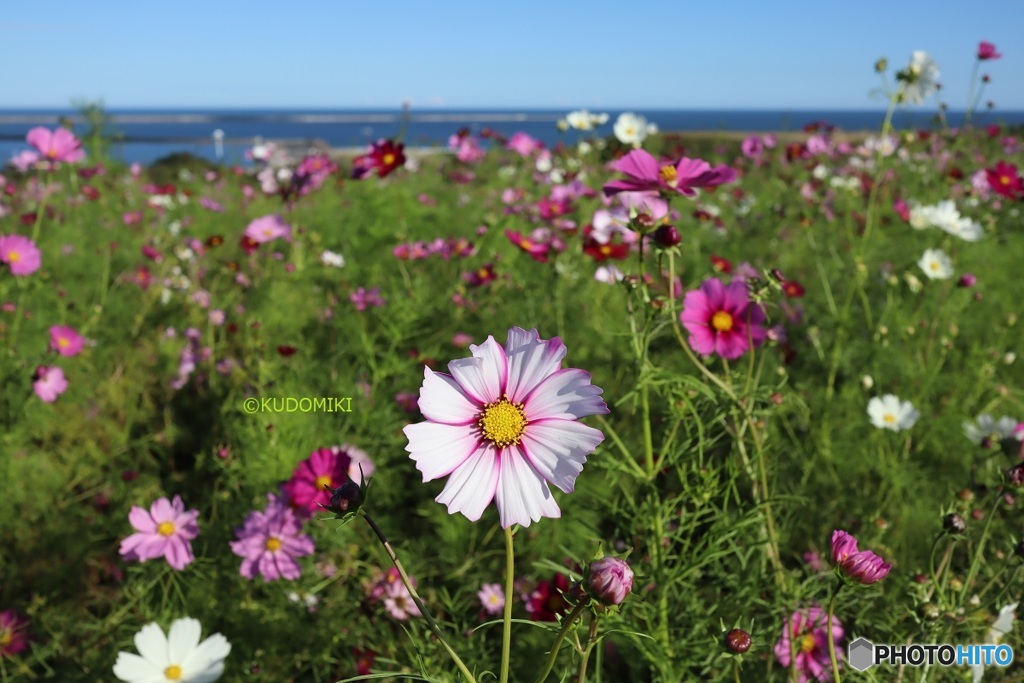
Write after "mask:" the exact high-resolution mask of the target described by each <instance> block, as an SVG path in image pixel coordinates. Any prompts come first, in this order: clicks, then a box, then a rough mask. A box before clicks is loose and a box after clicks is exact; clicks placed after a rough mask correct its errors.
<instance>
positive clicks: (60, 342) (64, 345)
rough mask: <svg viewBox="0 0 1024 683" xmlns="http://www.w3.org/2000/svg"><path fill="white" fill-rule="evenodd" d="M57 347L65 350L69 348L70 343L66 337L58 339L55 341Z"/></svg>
mask: <svg viewBox="0 0 1024 683" xmlns="http://www.w3.org/2000/svg"><path fill="white" fill-rule="evenodd" d="M57 346H59V347H61V348H62V349H66V348H67V347H69V346H71V342H69V341H68V340H67V338H66V337H61V338H60V339H58V340H57Z"/></svg>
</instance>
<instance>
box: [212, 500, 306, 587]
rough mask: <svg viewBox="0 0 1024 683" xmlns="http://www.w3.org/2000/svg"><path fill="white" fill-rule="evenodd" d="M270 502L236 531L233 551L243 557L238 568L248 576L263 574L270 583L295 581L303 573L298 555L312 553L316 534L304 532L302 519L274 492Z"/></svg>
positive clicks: (254, 576) (232, 545) (249, 517)
mask: <svg viewBox="0 0 1024 683" xmlns="http://www.w3.org/2000/svg"><path fill="white" fill-rule="evenodd" d="M267 501H268V502H267V507H266V509H265V510H263V511H262V512H261V511H259V510H253V511H252V512H250V513H249V516H248V517H246V518H245V522H244V523H243V524H242V526H240V527H238V528H237V529H236V530H235V534H236V535H237V537H238V540H237V541H232V542H231V551H232V552H233V553H235V555H238V556H239V557H242V558H243V559H242V566H241V567H240V568H239V570H238V571H239V573H240V574H241V575H242V576H244V577H245V578H247V579H255V578H256V574H260V575H262V576H263V580H264V581H268V582H269V581H276V580H277V579H280V578H285V579H289V580H295V579H297V578H299V576H301V574H302V569H301V568H300V567H299V563H298V562H296V558H298V557H304V556H306V555H310V554H312V552H313V550H314V547H313V537H312V536H306V535H304V534H303V533H302V521H301V520H300V519H299V517H298V515H296V514H295V511H294V510H292V509H291V508H290V507H288V505H286V504H285V503H284V502H283V501H282V500H281V499H280V498H278V497H277V496H275V495H274V494H273V493H271V494H269V495H268V496H267Z"/></svg>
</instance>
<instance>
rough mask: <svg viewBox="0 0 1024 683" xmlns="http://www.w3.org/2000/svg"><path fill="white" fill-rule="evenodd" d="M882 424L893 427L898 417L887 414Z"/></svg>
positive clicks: (883, 417)
mask: <svg viewBox="0 0 1024 683" xmlns="http://www.w3.org/2000/svg"><path fill="white" fill-rule="evenodd" d="M882 422H884V423H885V424H887V425H891V424H893V423H894V422H896V416H895V415H893V414H892V413H886V414H885V415H883V416H882Z"/></svg>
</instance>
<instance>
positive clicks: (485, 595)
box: [476, 583, 505, 616]
mask: <svg viewBox="0 0 1024 683" xmlns="http://www.w3.org/2000/svg"><path fill="white" fill-rule="evenodd" d="M476 596H477V597H478V598H480V604H481V605H483V608H484V612H487V613H488V614H490V615H491V616H495V615H498V614H501V612H502V610H504V609H505V591H503V590H502V589H501V584H500V583H485V584H484V585H483V586H481V587H480V590H479V591H477V594H476Z"/></svg>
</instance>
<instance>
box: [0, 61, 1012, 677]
mask: <svg viewBox="0 0 1024 683" xmlns="http://www.w3.org/2000/svg"><path fill="white" fill-rule="evenodd" d="M984 46H988V47H984ZM999 56H1000V55H998V53H997V52H996V51H995V47H994V46H992V45H989V44H988V43H983V44H982V47H980V48H979V53H978V60H979V61H986V60H990V59H995V58H997V57H999ZM933 71H935V72H936V73H937V71H936V67H935V65H934V62H931V60H930V58H929V57H928V56H927V55H924V54H923V53H915V54H914V57H913V59H912V60H911V63H910V65H909V66H908V67H906V68H905V69H904V70H902V71H900V72H898V74H897V76H896V78H895V79H891V80H892V83H891V92H890V101H891V108H890V114H891V113H892V111H893V109H894V108H896V107H899V106H903V105H904V104H914V103H917V102H920V101H923V100H924V99H925V98H927V97H928V96H930V95H931V94H933V92H934V83H933V82H932V81H933V80H934V75H933V73H932V72H933ZM562 125H563V126H564V127H566V128H574V129H577V130H584V131H588V133H587V138H586V140H585V141H582V142H580V143H578V144H576V143H573V144H559V145H554V146H546V145H544V144H543V143H541V142H540V141H538V140H535V139H533V138H531V137H530V136H528V135H525V134H516V135H514V136H510V137H508V138H505V137H503V136H502V135H500V134H498V133H494V132H492V131H484V133H483V134H482V135H474V134H470V133H469V132H468V131H458V132H456V131H453V135H452V139H451V140H450V144H449V149H448V150H444V153H437V154H433V155H428V156H425V157H422V158H417V159H412V158H407V157H406V153H405V149H404V147H403V145H402V143H401V141H400V140H381V141H379V142H378V143H375V144H373V145H372V146H371V148H370V149H368V150H366V151H365V153H364V154H362V155H360V156H358V157H356V158H355V159H332V158H330V157H328V156H326V155H320V156H307V157H305V158H289V157H288V155H286V154H285V153H284V152H283V151H282V150H280V149H276V148H274V146H273V145H270V144H266V145H259V146H257V147H254V148H253V149H252V150H251V151H250V154H249V157H250V159H249V160H248V161H247V163H246V164H245V165H244V166H239V167H225V166H215V165H213V164H208V163H205V162H202V161H200V160H194V159H193V160H192V161H191V162H190V163H188V164H183V165H179V166H170V165H167V164H158V165H154V166H152V167H150V168H141V167H138V166H132V167H125V166H124V165H122V164H118V163H116V162H112V161H110V160H109V159H105V158H104V157H103V155H102V150H101V149H85V148H83V147H82V145H81V143H80V142H79V140H78V139H77V138H76V137H75V135H74V134H73V133H72V132H70V131H68V130H65V129H57V130H56V131H54V130H49V129H45V128H37V129H34V130H33V131H32V132H30V133H29V135H28V137H27V139H26V143H25V151H24V152H23V153H21V154H20V155H19V156H18V157H17V158H15V159H14V160H13V162H12V164H11V165H9V166H8V167H7V168H5V169H4V171H3V177H2V179H0V187H2V188H3V194H2V196H0V306H2V309H0V359H2V360H0V519H3V520H4V521H3V523H2V524H0V681H5V682H6V681H34V680H38V681H48V680H54V681H61V682H66V681H67V682H76V681H83V682H85V681H89V682H91V681H112V680H121V681H129V682H137V683H156V682H157V681H186V682H192V683H198V682H208V681H214V680H218V679H221V680H225V681H268V682H269V681H274V682H275V683H277V682H280V681H301V682H306V681H315V682H333V681H341V680H420V681H460V680H461V681H473V682H474V683H475V682H479V683H483V682H484V681H490V680H498V681H501V683H506V681H538V682H541V681H544V680H548V681H569V680H573V681H584V680H591V681H604V682H619V681H658V682H664V683H676V682H678V681H719V680H720V681H751V682H753V681H757V682H760V681H826V680H835V679H844V678H845V679H849V680H858V681H860V680H863V681H894V680H902V681H925V680H927V681H968V680H973V681H975V682H977V681H979V680H986V681H998V680H1006V681H1011V680H1022V678H1024V667H1022V666H1021V665H1020V664H1019V663H1017V662H1016V661H1013V652H1015V651H1016V652H1021V638H1020V628H1019V626H1018V625H1017V624H1016V619H1015V613H1016V611H1017V610H1018V602H1019V598H1020V595H1021V592H1022V589H1024V577H1022V572H1021V566H1022V565H1024V510H1022V506H1024V500H1020V497H1021V495H1022V494H1024V491H1022V487H1024V460H1022V458H1024V393H1022V392H1024V360H1022V359H1019V358H1018V357H1017V356H1018V355H1020V354H1021V353H1022V348H1021V338H1022V329H1024V327H1022V326H1024V321H1020V320H1019V319H1018V318H1019V315H1020V313H1021V304H1020V300H1021V299H1020V296H1021V292H1022V285H1021V281H1020V270H1019V269H1020V268H1021V265H1022V263H1024V247H1022V246H1021V244H1022V243H1021V240H1022V239H1024V217H1022V215H1021V208H1024V204H1022V199H1024V180H1022V178H1021V175H1020V173H1019V167H1020V166H1021V163H1022V160H1024V131H1020V130H1013V129H1008V128H1006V127H1001V126H999V125H996V124H995V123H990V122H989V121H988V120H983V121H982V122H980V123H978V124H977V125H974V126H967V127H964V128H961V129H950V128H949V127H948V126H944V125H942V122H941V121H940V122H938V123H937V124H936V126H935V127H934V128H933V129H929V130H894V129H892V128H891V127H890V126H889V118H887V119H886V123H885V124H884V126H883V128H882V129H880V130H879V131H877V132H875V133H873V134H867V135H858V134H850V133H844V132H843V131H838V130H834V129H833V128H832V127H831V126H829V125H828V123H827V122H808V126H807V128H806V129H805V130H804V132H802V133H797V134H793V135H789V136H786V137H783V136H774V135H752V136H749V137H746V138H736V139H731V138H728V137H724V136H723V137H721V138H714V137H705V136H702V137H700V138H693V139H691V138H689V137H688V136H686V135H679V134H673V133H671V132H658V131H657V130H656V127H655V126H653V125H652V122H648V121H646V120H644V119H642V118H641V117H638V116H629V117H621V118H620V119H619V121H617V122H613V121H607V120H605V118H603V117H601V116H600V115H599V114H591V113H589V112H582V111H581V112H573V113H572V114H571V115H569V116H568V117H567V118H566V120H565V121H564V122H563V124H562ZM861 638H863V639H866V640H867V641H870V642H871V643H874V644H876V649H875V650H874V653H875V655H876V656H877V655H878V653H879V650H878V648H877V645H878V644H891V645H902V646H909V645H914V644H952V645H969V644H984V645H989V646H992V647H990V648H988V649H987V650H986V651H985V652H986V653H987V654H985V657H987V658H988V659H987V660H985V661H970V662H961V663H959V664H954V665H953V666H946V665H945V663H943V662H940V661H939V660H938V659H936V660H935V661H934V662H933V663H932V664H931V665H928V664H926V663H925V664H922V663H920V662H918V663H917V665H913V662H911V663H910V664H908V663H906V662H904V663H899V662H896V663H891V662H880V663H878V664H877V665H875V666H870V667H865V666H861V665H860V664H861V662H860V661H858V660H855V659H853V658H852V656H851V654H850V652H851V650H848V648H849V646H850V644H851V643H854V642H855V641H857V640H858V639H861ZM997 646H1000V647H999V648H997ZM1002 646H1005V647H1002ZM1007 651H1009V657H1010V661H1006V659H1005V656H1006V653H1007ZM872 663H873V662H872ZM862 668H866V670H864V671H860V669H862Z"/></svg>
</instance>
